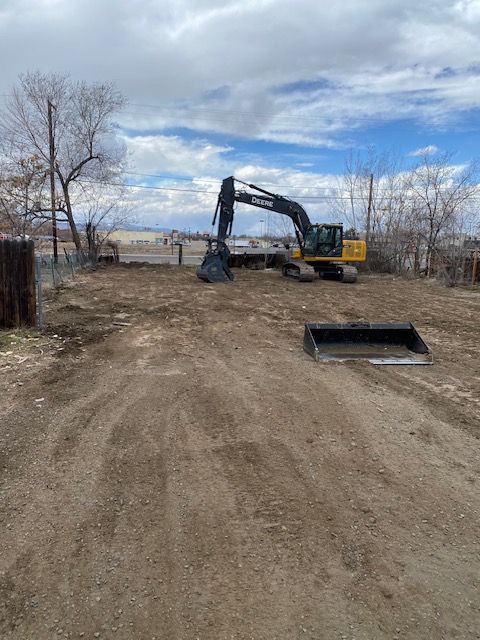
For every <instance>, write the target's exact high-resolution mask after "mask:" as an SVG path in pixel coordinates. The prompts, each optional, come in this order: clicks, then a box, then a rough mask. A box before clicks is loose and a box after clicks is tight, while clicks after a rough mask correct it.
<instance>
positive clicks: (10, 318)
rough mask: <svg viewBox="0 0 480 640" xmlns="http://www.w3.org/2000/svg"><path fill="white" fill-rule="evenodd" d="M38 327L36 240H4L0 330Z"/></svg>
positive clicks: (0, 243) (0, 269) (0, 265)
mask: <svg viewBox="0 0 480 640" xmlns="http://www.w3.org/2000/svg"><path fill="white" fill-rule="evenodd" d="M24 325H26V326H30V327H34V326H35V325H36V298H35V251H34V245H33V241H32V240H0V328H3V329H13V328H16V327H21V326H24Z"/></svg>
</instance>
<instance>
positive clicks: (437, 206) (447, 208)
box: [408, 153, 480, 275]
mask: <svg viewBox="0 0 480 640" xmlns="http://www.w3.org/2000/svg"><path fill="white" fill-rule="evenodd" d="M452 158H453V154H451V153H445V154H443V155H441V156H439V157H437V158H433V159H432V158H431V157H430V156H429V155H427V154H425V155H424V156H423V157H422V158H421V160H420V162H419V163H418V164H417V166H416V167H414V169H413V170H412V172H411V174H410V176H409V184H408V189H409V194H410V197H411V200H412V207H413V208H414V209H415V211H416V212H417V215H418V222H419V223H420V229H421V233H422V234H423V236H424V238H425V242H426V246H427V249H426V264H427V274H428V275H431V273H432V258H433V255H434V253H435V252H436V251H437V248H438V243H439V241H440V240H441V239H442V235H443V234H444V233H447V232H448V231H449V230H451V229H455V228H457V229H458V228H459V225H458V222H459V221H461V220H462V219H463V217H464V215H465V212H466V210H467V208H468V206H469V203H470V201H471V200H472V198H473V196H475V195H476V194H479V193H480V191H479V187H478V167H477V166H476V165H475V164H468V165H466V166H463V167H458V166H455V165H454V164H453V163H452Z"/></svg>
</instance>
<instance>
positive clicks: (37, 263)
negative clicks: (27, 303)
mask: <svg viewBox="0 0 480 640" xmlns="http://www.w3.org/2000/svg"><path fill="white" fill-rule="evenodd" d="M35 284H36V286H37V326H38V328H39V329H41V328H42V326H43V293H42V266H41V258H40V256H36V257H35Z"/></svg>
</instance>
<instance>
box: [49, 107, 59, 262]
mask: <svg viewBox="0 0 480 640" xmlns="http://www.w3.org/2000/svg"><path fill="white" fill-rule="evenodd" d="M53 109H55V107H54V106H53V104H52V103H51V102H50V100H49V101H48V144H49V147H50V202H51V207H52V236H53V261H54V262H55V264H56V263H57V262H58V245H57V212H56V207H55V141H54V138H53V117H52V114H53Z"/></svg>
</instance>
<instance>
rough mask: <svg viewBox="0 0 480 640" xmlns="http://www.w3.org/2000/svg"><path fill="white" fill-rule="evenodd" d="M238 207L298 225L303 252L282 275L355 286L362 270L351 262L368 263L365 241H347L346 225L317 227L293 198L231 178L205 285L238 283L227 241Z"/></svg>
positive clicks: (205, 265) (222, 197)
mask: <svg viewBox="0 0 480 640" xmlns="http://www.w3.org/2000/svg"><path fill="white" fill-rule="evenodd" d="M236 183H238V184H242V185H244V187H248V188H249V189H253V190H254V191H256V192H257V193H250V192H249V191H247V190H245V188H243V189H237V188H236ZM236 202H241V203H243V204H249V205H252V206H254V207H260V208H261V209H266V210H267V211H274V212H276V213H280V214H282V215H285V216H288V217H289V218H290V219H291V220H292V221H293V226H294V229H295V234H296V236H297V242H298V248H295V249H294V250H293V251H292V255H291V257H290V258H289V259H288V260H287V262H286V263H285V264H284V265H283V266H282V274H283V275H284V276H286V277H289V278H294V279H296V280H298V281H300V282H311V281H312V280H313V278H314V276H315V275H316V274H317V273H318V274H319V276H320V277H323V278H329V279H334V280H339V281H340V282H355V281H356V279H357V269H356V268H355V267H354V266H352V265H349V264H347V263H348V262H363V261H365V259H366V253H367V249H366V244H365V242H364V241H363V240H347V239H345V238H344V237H343V225H342V224H341V223H334V224H333V223H328V224H312V223H311V222H310V218H309V217H308V214H307V212H306V211H305V209H304V208H303V207H302V206H301V205H300V204H298V202H294V201H293V200H291V199H290V198H287V197H285V196H281V195H278V194H276V193H271V192H270V191H266V190H265V189H262V188H260V187H257V186H256V185H254V184H248V183H246V182H243V181H241V180H238V179H236V178H234V177H233V176H230V177H229V178H225V179H224V180H223V181H222V188H221V190H220V193H219V194H218V202H217V207H216V210H215V215H214V218H213V225H215V223H216V221H217V217H218V231H217V237H216V238H215V239H213V240H210V241H209V246H208V249H207V252H206V254H205V256H204V258H203V261H202V264H201V265H200V266H199V267H198V269H197V276H198V277H199V278H200V280H204V281H205V282H227V281H229V280H233V279H234V275H233V273H232V271H231V269H230V267H229V264H228V258H229V256H230V251H229V249H228V246H227V244H226V240H227V238H228V236H229V235H230V233H231V231H232V225H233V216H234V205H235V203H236Z"/></svg>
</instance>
